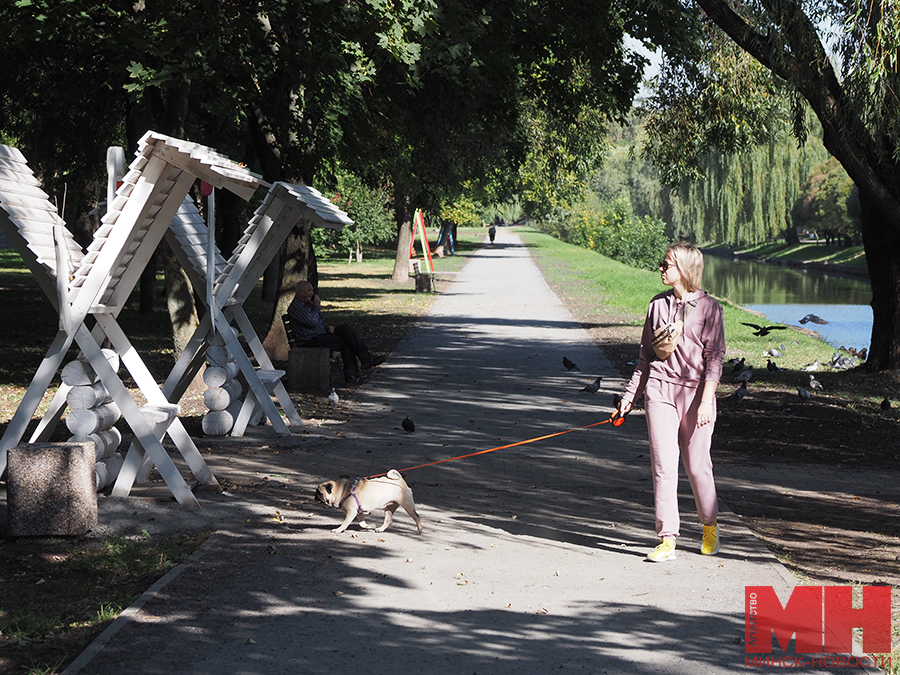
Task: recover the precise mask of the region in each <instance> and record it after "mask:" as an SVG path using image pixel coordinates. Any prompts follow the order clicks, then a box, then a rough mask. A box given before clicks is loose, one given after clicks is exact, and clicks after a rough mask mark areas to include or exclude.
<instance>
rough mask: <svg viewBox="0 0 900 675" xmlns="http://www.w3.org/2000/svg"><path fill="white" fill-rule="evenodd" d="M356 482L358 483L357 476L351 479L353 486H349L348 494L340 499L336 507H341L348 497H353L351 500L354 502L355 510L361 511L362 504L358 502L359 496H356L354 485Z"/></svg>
mask: <svg viewBox="0 0 900 675" xmlns="http://www.w3.org/2000/svg"><path fill="white" fill-rule="evenodd" d="M358 484H359V478H357V479H356V480H354V481H353V486H352V487H351V488H350V494H349V495H347V496H346V497H344V498H343V499H342V500H341V502H340V504H338V508H340V507H342V506H343V505H344V502H345V501H347V500H348V499H350V497H353V500H354V501H355V502H356V512H357V513H363V507H362V504H360V503H359V497H357V496H356V486H357V485H358Z"/></svg>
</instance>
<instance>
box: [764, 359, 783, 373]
mask: <svg viewBox="0 0 900 675" xmlns="http://www.w3.org/2000/svg"><path fill="white" fill-rule="evenodd" d="M766 370H768V371H769V372H770V373H780V372H781V371H782V370H784V368H782V367H781V366H779V365H778V364H777V363H775V362H774V361H773V360H772V359H766Z"/></svg>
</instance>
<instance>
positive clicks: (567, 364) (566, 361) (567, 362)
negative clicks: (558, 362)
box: [563, 356, 581, 370]
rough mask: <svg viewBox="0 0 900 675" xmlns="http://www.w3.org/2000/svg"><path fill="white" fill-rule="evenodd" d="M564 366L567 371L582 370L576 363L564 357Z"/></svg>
mask: <svg viewBox="0 0 900 675" xmlns="http://www.w3.org/2000/svg"><path fill="white" fill-rule="evenodd" d="M563 365H564V366H565V367H566V370H581V368H579V367H578V366H576V365H575V362H574V361H572V360H570V359H567V358H566V357H565V356H564V357H563Z"/></svg>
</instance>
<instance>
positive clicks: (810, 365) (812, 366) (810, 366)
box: [803, 359, 820, 372]
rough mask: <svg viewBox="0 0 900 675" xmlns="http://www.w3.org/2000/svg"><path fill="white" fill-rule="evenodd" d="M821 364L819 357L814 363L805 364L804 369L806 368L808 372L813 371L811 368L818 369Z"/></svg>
mask: <svg viewBox="0 0 900 675" xmlns="http://www.w3.org/2000/svg"><path fill="white" fill-rule="evenodd" d="M819 365H820V364H819V359H816V360H815V361H813V362H812V363H810V364H807V365H805V366H803V370H805V371H807V372H809V371H811V370H818V369H819Z"/></svg>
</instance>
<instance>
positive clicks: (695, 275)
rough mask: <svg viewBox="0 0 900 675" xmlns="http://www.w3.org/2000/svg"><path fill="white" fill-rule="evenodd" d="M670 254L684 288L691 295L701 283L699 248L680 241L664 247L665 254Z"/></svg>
mask: <svg viewBox="0 0 900 675" xmlns="http://www.w3.org/2000/svg"><path fill="white" fill-rule="evenodd" d="M669 253H671V254H672V257H674V258H675V263H676V264H677V265H678V271H679V272H681V278H682V279H684V288H685V290H686V291H687V292H688V293H693V292H694V291H696V290H697V289H699V288H700V286H701V284H702V283H703V253H702V252H701V251H700V249H699V248H697V247H696V246H694V245H693V244H690V243H688V242H686V241H680V242H678V243H677V244H672V245H671V246H667V247H666V254H667V255H668V254H669Z"/></svg>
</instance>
